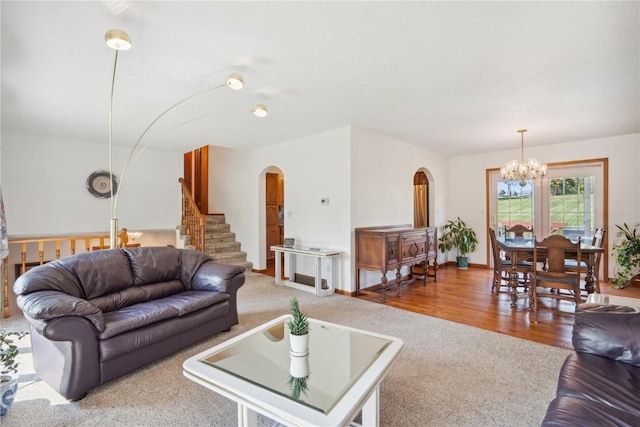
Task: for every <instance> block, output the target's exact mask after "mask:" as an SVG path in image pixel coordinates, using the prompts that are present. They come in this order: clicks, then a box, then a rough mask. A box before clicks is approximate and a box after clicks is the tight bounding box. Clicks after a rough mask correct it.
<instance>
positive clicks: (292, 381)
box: [287, 375, 309, 400]
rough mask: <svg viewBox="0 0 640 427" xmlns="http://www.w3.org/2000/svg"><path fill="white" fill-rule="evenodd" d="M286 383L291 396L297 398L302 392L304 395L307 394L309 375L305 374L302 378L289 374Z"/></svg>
mask: <svg viewBox="0 0 640 427" xmlns="http://www.w3.org/2000/svg"><path fill="white" fill-rule="evenodd" d="M287 384H288V385H289V389H290V390H291V397H293V398H294V399H296V400H299V399H300V394H304V395H305V396H306V395H307V391H308V390H309V376H308V375H307V376H306V377H302V378H298V377H294V376H290V377H289V380H288V381H287Z"/></svg>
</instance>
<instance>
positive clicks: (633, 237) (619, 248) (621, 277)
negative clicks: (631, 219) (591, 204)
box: [613, 223, 640, 288]
mask: <svg viewBox="0 0 640 427" xmlns="http://www.w3.org/2000/svg"><path fill="white" fill-rule="evenodd" d="M616 227H617V228H618V232H617V233H616V243H615V244H614V245H613V253H614V254H615V257H616V263H617V265H618V272H617V274H616V277H615V279H614V287H616V288H624V287H626V286H629V285H630V284H631V283H633V281H634V280H636V279H640V234H639V233H638V227H640V224H636V225H635V226H634V227H633V228H631V227H629V226H628V225H627V224H626V223H624V224H623V225H622V226H619V225H617V224H616Z"/></svg>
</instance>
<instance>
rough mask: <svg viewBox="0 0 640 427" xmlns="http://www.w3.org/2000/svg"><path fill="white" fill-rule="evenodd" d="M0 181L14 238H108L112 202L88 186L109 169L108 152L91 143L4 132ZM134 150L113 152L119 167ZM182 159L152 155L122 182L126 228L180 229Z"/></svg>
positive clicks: (121, 214)
mask: <svg viewBox="0 0 640 427" xmlns="http://www.w3.org/2000/svg"><path fill="white" fill-rule="evenodd" d="M2 150H3V156H2V168H1V172H0V174H1V180H2V183H3V186H2V189H3V196H4V202H5V208H6V216H7V225H8V231H9V235H10V236H25V235H28V236H31V235H51V234H70V233H109V224H110V203H109V199H98V198H96V197H94V196H92V195H91V194H89V192H88V191H87V189H86V180H87V177H88V176H89V175H90V174H91V173H92V172H94V171H97V170H108V166H109V163H108V147H107V145H106V144H96V143H90V142H86V141H71V140H68V139H60V138H55V137H44V136H37V135H24V134H14V133H8V132H3V133H2ZM128 152H129V150H128V148H123V147H114V155H113V157H114V170H115V171H117V172H116V175H120V170H121V169H122V166H123V165H124V162H125V160H126V157H127V156H128ZM182 168H183V162H182V154H181V153H172V152H163V151H154V150H151V149H150V150H147V151H146V152H145V153H144V154H143V155H142V156H140V158H139V160H138V161H137V163H136V164H135V166H134V167H133V168H132V169H131V173H130V174H129V176H128V177H127V178H126V181H125V182H124V185H122V187H121V188H122V193H121V198H120V202H119V208H118V218H119V225H120V227H127V228H128V229H130V230H154V229H171V230H173V229H175V227H176V226H177V225H179V224H180V217H181V212H180V209H181V207H180V206H181V204H180V184H179V183H178V178H179V177H180V176H182Z"/></svg>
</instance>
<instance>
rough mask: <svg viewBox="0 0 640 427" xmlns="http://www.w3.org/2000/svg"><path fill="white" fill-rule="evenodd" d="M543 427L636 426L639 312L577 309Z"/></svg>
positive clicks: (638, 410) (603, 307) (602, 307)
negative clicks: (570, 340)
mask: <svg viewBox="0 0 640 427" xmlns="http://www.w3.org/2000/svg"><path fill="white" fill-rule="evenodd" d="M573 347H574V349H575V350H576V351H575V353H573V354H571V355H569V357H568V358H567V360H566V361H565V363H564V365H563V366H562V369H561V371H560V378H559V380H558V388H557V394H556V398H555V399H554V400H553V401H552V402H551V403H550V404H549V407H548V409H547V413H546V415H545V417H544V420H543V422H542V425H543V426H558V427H559V426H563V427H567V426H581V427H582V426H640V308H634V307H626V306H617V305H597V304H580V305H579V306H578V308H577V310H576V315H575V324H574V327H573Z"/></svg>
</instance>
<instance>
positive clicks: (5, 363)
mask: <svg viewBox="0 0 640 427" xmlns="http://www.w3.org/2000/svg"><path fill="white" fill-rule="evenodd" d="M27 333H28V332H7V331H6V330H4V329H2V330H0V373H3V374H8V373H10V372H14V373H15V372H18V365H19V363H16V357H17V356H18V353H19V352H20V350H19V349H18V346H17V345H15V344H14V343H13V339H11V337H16V338H17V339H20V338H22V337H24V336H25V335H27Z"/></svg>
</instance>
